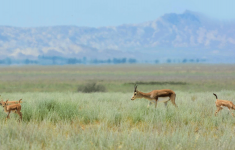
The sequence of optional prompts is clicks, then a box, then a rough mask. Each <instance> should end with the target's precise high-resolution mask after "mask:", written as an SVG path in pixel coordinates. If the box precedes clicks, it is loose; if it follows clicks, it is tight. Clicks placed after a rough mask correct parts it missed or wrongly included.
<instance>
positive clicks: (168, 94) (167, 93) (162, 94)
mask: <svg viewBox="0 0 235 150" xmlns="http://www.w3.org/2000/svg"><path fill="white" fill-rule="evenodd" d="M175 97H176V94H175V92H174V91H172V90H170V89H162V90H153V91H151V92H149V93H144V92H141V91H138V90H137V85H135V86H134V94H133V96H132V97H131V100H135V99H137V98H145V99H147V100H149V101H150V102H149V104H148V107H149V106H150V105H151V104H152V103H154V104H155V108H157V103H159V102H164V104H165V106H167V102H168V101H171V102H172V104H173V105H174V106H175V107H177V105H176V103H175Z"/></svg>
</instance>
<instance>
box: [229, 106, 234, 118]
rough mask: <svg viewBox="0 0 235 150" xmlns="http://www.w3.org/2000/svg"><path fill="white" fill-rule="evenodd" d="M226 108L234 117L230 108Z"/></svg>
mask: <svg viewBox="0 0 235 150" xmlns="http://www.w3.org/2000/svg"><path fill="white" fill-rule="evenodd" d="M228 110H229V111H230V113H231V114H232V116H233V117H234V114H233V112H232V111H231V109H230V108H229V109H228Z"/></svg>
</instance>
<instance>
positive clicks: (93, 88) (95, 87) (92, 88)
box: [78, 82, 106, 93]
mask: <svg viewBox="0 0 235 150" xmlns="http://www.w3.org/2000/svg"><path fill="white" fill-rule="evenodd" d="M105 91H106V88H105V86H104V85H101V84H97V83H95V82H92V83H87V84H85V85H82V86H80V87H78V92H83V93H92V92H105Z"/></svg>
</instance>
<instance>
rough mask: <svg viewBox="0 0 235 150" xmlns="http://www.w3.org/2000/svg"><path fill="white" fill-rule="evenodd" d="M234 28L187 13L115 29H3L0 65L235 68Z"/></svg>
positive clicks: (233, 23)
mask: <svg viewBox="0 0 235 150" xmlns="http://www.w3.org/2000/svg"><path fill="white" fill-rule="evenodd" d="M234 48H235V22H233V21H231V22H228V21H227V22H222V21H217V20H213V19H210V18H208V17H206V16H204V15H202V14H199V13H196V12H192V11H188V10H187V11H185V12H184V13H182V14H176V13H169V14H165V15H163V16H161V17H159V18H157V19H156V20H153V21H149V22H144V23H139V24H124V25H120V26H110V27H99V28H92V27H77V26H52V27H30V28H29V27H28V28H23V27H10V26H0V59H4V58H15V59H26V58H27V59H37V58H38V56H59V57H67V58H83V57H87V58H90V59H108V58H124V57H125V58H136V59H141V60H155V59H168V58H170V59H184V58H192V59H194V58H199V59H208V60H210V61H211V62H218V63H219V62H225V63H226V62H227V61H228V62H235V50H234Z"/></svg>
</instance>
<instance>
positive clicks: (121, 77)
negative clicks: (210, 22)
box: [0, 65, 235, 150]
mask: <svg viewBox="0 0 235 150" xmlns="http://www.w3.org/2000/svg"><path fill="white" fill-rule="evenodd" d="M91 81H94V82H98V83H100V84H103V85H105V87H106V89H107V91H106V92H104V93H90V94H88V93H79V92H77V87H78V86H79V85H82V84H85V83H87V82H91ZM136 82H138V84H139V87H138V88H139V90H141V91H144V92H148V91H150V90H152V89H161V88H171V89H173V90H174V91H175V92H176V93H177V98H176V104H177V105H178V106H179V108H178V109H176V108H175V107H174V106H173V105H172V104H171V103H169V104H168V109H166V108H165V107H164V104H159V105H158V108H157V109H154V106H152V107H150V108H148V109H147V100H144V99H137V100H135V101H131V100H130V97H131V96H132V94H133V92H132V91H133V83H136ZM234 84H235V65H183V66H182V65H163V66H162V65H150V66H137V65H133V66H63V67H60V66H57V67H52V66H44V67H42V66H41V67H34V66H31V67H24V66H22V67H14V66H13V67H0V91H1V93H0V94H1V95H2V98H3V99H4V100H5V99H7V98H9V99H10V100H17V99H20V98H22V99H23V104H22V113H23V122H22V123H18V122H17V120H18V116H17V115H16V114H11V119H9V120H8V121H7V122H5V117H6V114H4V113H3V112H2V113H0V139H1V140H0V149H24V150H27V149H234V146H235V144H234V143H235V138H234V135H235V120H234V118H233V117H232V116H231V115H230V114H228V111H227V110H222V111H221V112H220V113H219V114H218V116H217V117H214V112H215V110H216V108H215V97H214V96H213V95H212V92H215V93H216V94H217V95H218V97H219V98H223V99H228V100H231V101H233V102H235V92H234V91H235V86H234ZM0 109H2V108H0Z"/></svg>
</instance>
